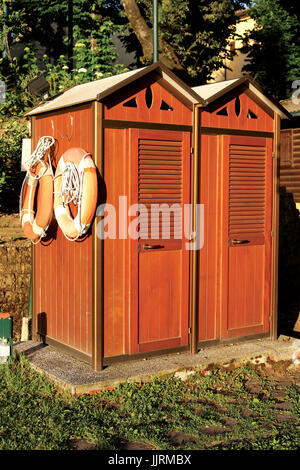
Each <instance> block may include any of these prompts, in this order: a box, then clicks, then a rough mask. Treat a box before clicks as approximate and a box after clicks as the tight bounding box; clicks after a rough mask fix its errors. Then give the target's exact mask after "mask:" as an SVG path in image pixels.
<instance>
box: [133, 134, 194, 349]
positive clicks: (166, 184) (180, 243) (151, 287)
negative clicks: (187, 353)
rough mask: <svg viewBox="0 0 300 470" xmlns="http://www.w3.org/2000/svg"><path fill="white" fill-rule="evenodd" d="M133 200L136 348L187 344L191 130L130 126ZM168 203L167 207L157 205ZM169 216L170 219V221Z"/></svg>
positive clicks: (134, 342) (134, 335)
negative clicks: (135, 220) (136, 228)
mask: <svg viewBox="0 0 300 470" xmlns="http://www.w3.org/2000/svg"><path fill="white" fill-rule="evenodd" d="M130 143H131V152H130V153H131V165H132V170H131V176H132V180H131V203H136V204H138V206H137V207H138V213H139V237H138V238H137V239H136V240H132V242H131V253H132V255H131V302H130V303H131V309H130V310H131V322H130V326H131V352H132V353H136V352H147V351H155V350H161V349H169V348H175V347H179V346H184V345H187V344H188V305H189V294H188V293H189V251H188V250H187V249H186V243H187V240H185V239H184V217H183V207H184V204H188V203H189V199H190V158H189V157H190V134H189V133H188V132H173V131H156V130H135V129H131V130H130ZM162 204H164V205H165V212H162V211H160V210H157V209H158V205H159V206H160V208H162V206H161V205H162ZM169 220H170V223H169Z"/></svg>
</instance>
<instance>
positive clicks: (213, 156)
mask: <svg viewBox="0 0 300 470" xmlns="http://www.w3.org/2000/svg"><path fill="white" fill-rule="evenodd" d="M220 163H221V160H220V151H219V137H218V136H206V135H202V136H201V172H200V175H201V176H200V177H201V183H200V188H201V189H200V202H201V204H203V205H204V230H205V233H204V246H203V248H202V249H201V250H200V253H199V265H200V267H199V269H200V275H199V320H198V323H199V330H198V340H199V341H207V340H212V339H216V334H217V331H218V326H217V325H218V322H219V320H218V316H219V312H218V305H219V292H218V264H219V243H220V242H219V236H220V235H219V234H220V232H219V220H218V219H219V210H220V209H219V204H220V201H219V197H220V186H219V185H220Z"/></svg>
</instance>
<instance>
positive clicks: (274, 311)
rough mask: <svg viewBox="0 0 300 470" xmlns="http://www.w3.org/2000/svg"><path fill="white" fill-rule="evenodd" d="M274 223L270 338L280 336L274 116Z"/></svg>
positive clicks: (277, 122) (276, 126)
mask: <svg viewBox="0 0 300 470" xmlns="http://www.w3.org/2000/svg"><path fill="white" fill-rule="evenodd" d="M273 157H274V158H273V221H272V232H273V238H272V241H273V243H272V284H271V285H272V294H271V324H270V336H271V338H272V339H273V340H275V339H277V336H278V251H279V202H280V201H279V170H280V168H279V161H280V160H279V157H280V116H279V114H277V113H275V114H274V145H273Z"/></svg>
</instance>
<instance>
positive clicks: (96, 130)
mask: <svg viewBox="0 0 300 470" xmlns="http://www.w3.org/2000/svg"><path fill="white" fill-rule="evenodd" d="M93 157H94V161H95V164H96V167H97V169H98V171H99V173H100V175H101V177H103V170H104V159H103V104H102V103H100V102H98V101H95V102H94V104H93ZM99 181H101V180H99ZM100 193H101V191H100ZM98 200H99V198H98ZM97 219H98V218H97V216H96V217H95V221H94V226H93V277H94V282H93V304H94V309H93V352H92V362H93V368H94V370H96V371H100V370H102V369H103V355H104V350H103V300H104V299H103V240H100V239H99V238H98V236H97Z"/></svg>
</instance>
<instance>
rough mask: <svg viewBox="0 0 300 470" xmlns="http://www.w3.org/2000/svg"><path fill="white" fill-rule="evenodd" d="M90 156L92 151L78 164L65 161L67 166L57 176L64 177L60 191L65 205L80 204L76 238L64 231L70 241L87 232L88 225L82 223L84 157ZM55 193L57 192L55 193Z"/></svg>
mask: <svg viewBox="0 0 300 470" xmlns="http://www.w3.org/2000/svg"><path fill="white" fill-rule="evenodd" d="M87 156H90V153H86V154H85V155H83V157H82V158H81V161H80V164H79V165H78V168H77V165H76V164H75V163H74V162H64V164H65V168H64V170H63V171H62V172H61V173H58V174H57V175H56V176H55V177H54V179H55V178H58V177H59V176H61V177H62V182H61V190H60V191H59V193H60V194H61V195H62V201H63V205H64V206H67V205H68V204H70V203H71V202H73V204H74V205H75V206H78V213H77V217H76V218H77V220H78V224H79V227H78V229H79V230H78V235H77V237H75V238H70V237H68V235H66V234H65V233H64V232H63V234H64V236H65V237H66V238H67V240H69V241H76V240H77V239H78V238H79V237H81V236H82V235H84V234H85V231H86V226H85V225H82V223H81V200H82V185H83V174H84V159H85V158H86V157H87ZM54 194H55V193H54Z"/></svg>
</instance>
